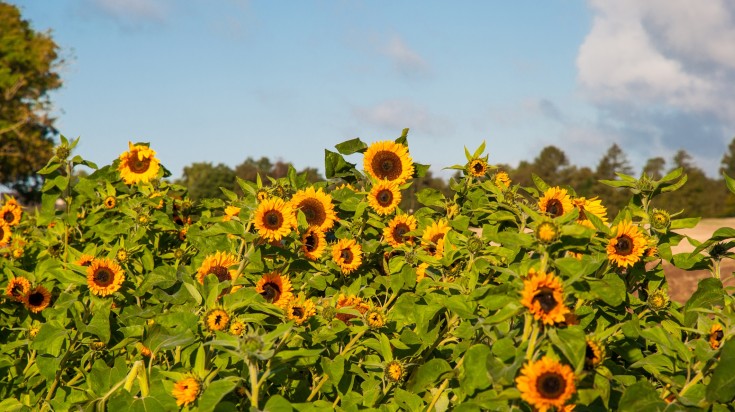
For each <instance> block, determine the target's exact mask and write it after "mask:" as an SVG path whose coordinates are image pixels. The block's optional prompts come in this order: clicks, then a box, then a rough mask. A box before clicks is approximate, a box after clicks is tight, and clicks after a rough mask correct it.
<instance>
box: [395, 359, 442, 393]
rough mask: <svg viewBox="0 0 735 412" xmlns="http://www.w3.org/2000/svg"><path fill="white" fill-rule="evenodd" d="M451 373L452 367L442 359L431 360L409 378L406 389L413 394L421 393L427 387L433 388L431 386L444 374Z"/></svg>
mask: <svg viewBox="0 0 735 412" xmlns="http://www.w3.org/2000/svg"><path fill="white" fill-rule="evenodd" d="M451 371H452V367H451V366H449V363H447V361H445V360H444V359H440V358H434V359H431V360H430V361H428V362H426V363H425V364H423V365H421V366H419V368H418V370H417V371H416V373H415V374H414V375H413V376H411V379H410V380H409V382H408V383H407V385H406V388H407V389H408V390H409V391H411V392H413V393H417V394H418V393H422V392H424V391H425V390H426V389H428V388H429V387H433V384H434V383H436V382H437V381H439V379H440V378H442V377H443V376H444V374H446V373H448V372H451Z"/></svg>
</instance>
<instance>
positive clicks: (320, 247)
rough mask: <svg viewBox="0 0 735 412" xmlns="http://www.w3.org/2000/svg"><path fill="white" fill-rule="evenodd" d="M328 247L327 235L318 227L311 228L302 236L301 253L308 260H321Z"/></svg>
mask: <svg viewBox="0 0 735 412" xmlns="http://www.w3.org/2000/svg"><path fill="white" fill-rule="evenodd" d="M326 247H327V240H326V235H325V234H324V232H322V231H321V230H319V229H317V228H316V227H310V228H309V229H307V230H306V232H305V233H304V235H303V236H301V251H302V252H304V256H306V258H307V259H311V260H319V258H321V257H322V255H323V254H324V249H326Z"/></svg>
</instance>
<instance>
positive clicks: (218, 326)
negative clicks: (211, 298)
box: [204, 308, 230, 332]
mask: <svg viewBox="0 0 735 412" xmlns="http://www.w3.org/2000/svg"><path fill="white" fill-rule="evenodd" d="M229 323H230V314H229V313H227V311H225V310H224V309H221V308H215V309H212V310H210V311H209V312H207V313H206V314H205V315H204V324H205V325H206V327H207V330H209V331H210V332H214V331H217V330H225V329H226V328H227V325H228V324H229Z"/></svg>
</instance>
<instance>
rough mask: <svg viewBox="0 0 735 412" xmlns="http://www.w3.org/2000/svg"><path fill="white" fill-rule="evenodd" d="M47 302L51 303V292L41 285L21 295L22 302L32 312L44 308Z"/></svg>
mask: <svg viewBox="0 0 735 412" xmlns="http://www.w3.org/2000/svg"><path fill="white" fill-rule="evenodd" d="M49 303H51V292H49V290H48V289H46V288H45V287H43V286H41V285H38V286H36V287H35V288H33V289H32V290H30V291H28V293H26V294H25V295H23V304H24V305H25V307H26V308H28V310H30V311H31V312H33V313H38V312H40V311H42V310H44V309H46V308H47V307H48V305H49Z"/></svg>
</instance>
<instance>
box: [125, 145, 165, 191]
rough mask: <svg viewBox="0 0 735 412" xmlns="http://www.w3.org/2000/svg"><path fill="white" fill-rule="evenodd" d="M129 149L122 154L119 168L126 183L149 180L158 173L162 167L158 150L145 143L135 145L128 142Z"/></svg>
mask: <svg viewBox="0 0 735 412" xmlns="http://www.w3.org/2000/svg"><path fill="white" fill-rule="evenodd" d="M128 147H129V150H128V151H127V152H124V153H123V154H121V155H120V164H119V165H118V167H117V170H118V171H119V172H120V177H122V179H123V180H124V181H125V184H128V185H132V184H136V183H138V182H144V183H146V182H148V181H150V180H151V179H154V178H155V177H156V176H157V175H158V170H159V169H160V165H159V161H158V159H157V158H156V151H155V150H153V149H151V148H150V147H148V146H145V145H133V143H132V142H128Z"/></svg>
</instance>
